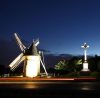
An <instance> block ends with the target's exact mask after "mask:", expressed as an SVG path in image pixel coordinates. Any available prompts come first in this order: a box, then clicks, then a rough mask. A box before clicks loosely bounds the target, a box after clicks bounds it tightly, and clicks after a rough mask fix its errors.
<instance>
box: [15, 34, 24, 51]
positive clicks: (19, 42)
mask: <svg viewBox="0 0 100 98" xmlns="http://www.w3.org/2000/svg"><path fill="white" fill-rule="evenodd" d="M14 35H15V38H16V41H17V44H18V46H19V47H20V49H21V51H24V50H25V48H26V47H25V46H24V45H23V44H22V42H21V40H20V38H19V37H18V35H17V33H14Z"/></svg>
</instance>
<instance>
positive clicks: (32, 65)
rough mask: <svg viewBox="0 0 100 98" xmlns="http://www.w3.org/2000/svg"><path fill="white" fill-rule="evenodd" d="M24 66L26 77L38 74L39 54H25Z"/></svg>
mask: <svg viewBox="0 0 100 98" xmlns="http://www.w3.org/2000/svg"><path fill="white" fill-rule="evenodd" d="M25 66H26V67H25V75H26V77H31V78H32V77H36V76H38V75H39V73H40V56H26V57H25Z"/></svg>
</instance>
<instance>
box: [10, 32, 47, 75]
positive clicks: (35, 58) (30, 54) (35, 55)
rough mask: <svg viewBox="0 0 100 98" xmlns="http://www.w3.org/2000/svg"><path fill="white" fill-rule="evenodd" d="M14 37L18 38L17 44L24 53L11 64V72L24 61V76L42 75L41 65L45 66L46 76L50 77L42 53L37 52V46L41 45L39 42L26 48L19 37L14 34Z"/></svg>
mask: <svg viewBox="0 0 100 98" xmlns="http://www.w3.org/2000/svg"><path fill="white" fill-rule="evenodd" d="M14 36H15V38H16V41H17V44H18V45H19V47H20V49H21V51H22V53H21V54H19V55H18V56H17V57H16V58H15V59H14V60H13V61H12V62H11V63H10V64H9V67H10V70H12V71H13V70H15V69H16V68H17V67H18V66H19V65H20V63H22V62H23V61H24V67H23V72H24V73H23V74H24V76H26V77H36V76H38V75H39V74H40V63H41V64H42V66H43V69H44V71H45V74H46V75H48V73H47V71H46V68H45V65H44V63H43V62H42V59H41V52H40V51H37V45H38V44H39V40H38V39H37V40H36V41H33V42H32V44H31V45H30V46H29V47H28V48H26V47H25V46H24V45H23V44H22V42H21V40H20V38H19V37H18V35H17V34H16V33H14Z"/></svg>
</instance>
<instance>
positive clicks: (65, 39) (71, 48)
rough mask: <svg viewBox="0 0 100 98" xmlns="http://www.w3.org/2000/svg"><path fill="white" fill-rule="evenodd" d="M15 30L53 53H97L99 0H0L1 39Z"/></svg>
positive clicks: (98, 42)
mask: <svg viewBox="0 0 100 98" xmlns="http://www.w3.org/2000/svg"><path fill="white" fill-rule="evenodd" d="M14 32H18V34H19V35H20V37H21V39H24V40H26V41H28V42H29V43H31V42H32V40H33V39H36V38H39V39H40V45H39V46H40V47H41V48H43V49H46V50H49V51H51V52H52V53H66V54H83V50H82V49H81V45H82V44H83V43H84V42H87V44H89V45H90V48H89V49H88V54H98V55H100V1H99V0H0V39H4V40H11V39H12V38H13V37H14V35H13V33H14Z"/></svg>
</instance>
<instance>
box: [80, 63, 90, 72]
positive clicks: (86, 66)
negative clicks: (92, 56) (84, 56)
mask: <svg viewBox="0 0 100 98" xmlns="http://www.w3.org/2000/svg"><path fill="white" fill-rule="evenodd" d="M82 71H90V70H89V69H88V63H87V62H85V63H83V69H82Z"/></svg>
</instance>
